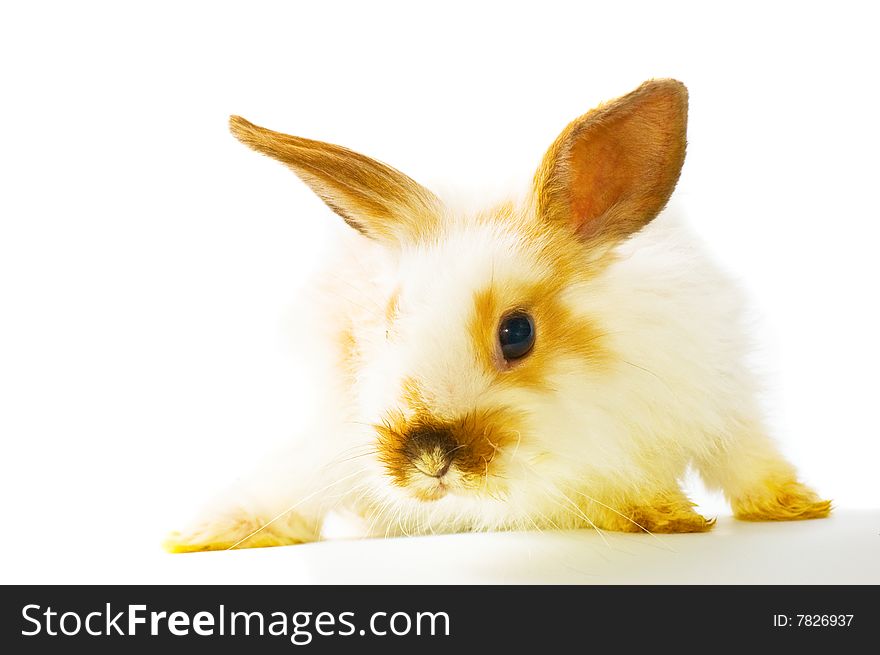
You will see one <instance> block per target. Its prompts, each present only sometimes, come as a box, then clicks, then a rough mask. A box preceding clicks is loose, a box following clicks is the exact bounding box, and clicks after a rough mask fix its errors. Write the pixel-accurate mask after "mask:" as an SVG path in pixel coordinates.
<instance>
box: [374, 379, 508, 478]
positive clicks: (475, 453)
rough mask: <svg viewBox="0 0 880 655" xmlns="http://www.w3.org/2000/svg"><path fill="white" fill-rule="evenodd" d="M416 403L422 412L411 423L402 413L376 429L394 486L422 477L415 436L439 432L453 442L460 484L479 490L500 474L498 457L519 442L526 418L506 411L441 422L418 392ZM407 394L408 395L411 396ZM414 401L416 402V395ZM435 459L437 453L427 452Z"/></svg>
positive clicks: (475, 413) (482, 412) (487, 411)
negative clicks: (415, 455) (416, 459)
mask: <svg viewBox="0 0 880 655" xmlns="http://www.w3.org/2000/svg"><path fill="white" fill-rule="evenodd" d="M413 393H414V394H415V398H416V399H415V404H416V406H417V407H418V411H417V412H416V413H415V415H414V416H413V417H412V418H410V419H409V420H407V418H406V417H405V416H404V415H403V414H402V413H393V414H391V415H389V416H388V417H387V418H386V420H385V422H384V423H383V424H382V425H378V426H376V431H377V433H378V435H379V439H378V451H379V460H380V461H381V462H382V463H383V464H384V465H385V468H386V470H387V472H388V474H389V476H390V477H391V479H392V481H393V482H394V484H396V485H397V486H400V487H406V486H408V485H409V483H410V482H411V480H412V478H413V476H416V475H421V474H422V471H421V469H420V468H419V465H418V462H414V461H413V457H412V452H411V448H410V440H411V438H412V436H413V435H414V434H416V433H418V432H419V431H437V432H441V431H442V432H443V433H444V434H448V436H449V438H450V439H451V443H450V444H449V448H448V451H447V452H448V453H450V454H451V462H452V466H453V467H455V469H456V471H457V474H458V476H459V477H458V479H459V481H460V482H461V483H462V484H463V485H464V486H466V487H468V488H471V489H476V488H479V487H480V486H481V485H483V484H484V482H485V480H486V478H488V477H489V476H491V475H492V474H493V473H497V472H498V470H497V462H496V457H497V455H498V453H499V452H501V451H502V449H504V448H506V447H508V446H511V445H513V444H516V443H517V442H518V440H519V426H520V423H521V421H522V417H521V415H520V414H519V413H518V412H515V411H512V410H509V409H506V408H495V409H484V410H478V411H473V412H469V413H468V414H466V415H464V416H462V417H460V418H457V419H454V420H440V419H437V418H435V417H432V416H431V415H430V414H429V413H427V412H426V411H425V410H424V407H423V405H422V404H421V399H420V397H419V396H418V392H417V391H416V392H413V391H412V389H411V390H410V394H413ZM410 394H407V395H410ZM410 401H413V398H412V396H411V397H410ZM426 455H427V456H432V455H433V453H426Z"/></svg>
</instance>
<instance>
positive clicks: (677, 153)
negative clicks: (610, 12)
mask: <svg viewBox="0 0 880 655" xmlns="http://www.w3.org/2000/svg"><path fill="white" fill-rule="evenodd" d="M687 100H688V96H687V89H686V88H685V86H684V85H683V84H682V83H681V82H677V81H675V80H652V81H650V82H645V83H644V84H643V85H642V86H640V87H639V88H638V89H636V90H635V91H633V92H632V93H630V94H628V95H625V96H623V97H622V98H618V99H617V100H613V101H611V102H609V103H606V104H604V105H601V106H599V107H597V108H596V109H594V110H593V111H591V112H589V113H587V114H585V115H583V116H581V117H580V118H578V119H576V120H575V121H573V122H572V123H571V124H569V125H568V127H566V128H565V130H563V132H562V134H560V135H559V137H558V138H557V139H556V141H555V142H554V143H553V145H552V146H550V149H549V150H548V151H547V154H546V155H545V156H544V159H543V161H542V163H541V167H540V168H539V169H538V172H537V174H536V176H535V192H536V201H537V208H538V215H539V217H540V218H541V219H542V220H543V221H546V222H549V223H552V224H561V225H568V226H570V227H571V228H573V229H574V231H575V232H576V233H577V234H578V235H579V237H580V238H581V239H582V240H583V241H585V242H587V243H589V244H601V243H605V244H613V243H616V242H618V241H620V240H622V239H624V238H626V237H628V236H630V235H631V234H633V233H634V232H636V231H638V230H639V229H641V228H642V227H644V226H645V225H647V224H648V223H649V222H650V221H651V220H652V219H653V218H654V217H655V216H656V215H657V214H658V213H659V212H660V211H661V210H662V209H663V207H664V206H665V205H666V202H667V200H669V196H670V195H672V191H673V189H674V188H675V184H676V182H677V181H678V176H679V174H680V172H681V167H682V164H683V163H684V156H685V144H686V132H687Z"/></svg>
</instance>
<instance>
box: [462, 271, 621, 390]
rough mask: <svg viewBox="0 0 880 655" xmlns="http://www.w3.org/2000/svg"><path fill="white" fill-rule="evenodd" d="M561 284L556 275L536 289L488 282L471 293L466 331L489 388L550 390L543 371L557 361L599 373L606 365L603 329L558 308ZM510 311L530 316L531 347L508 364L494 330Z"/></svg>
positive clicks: (563, 305)
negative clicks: (576, 361) (569, 358)
mask: <svg viewBox="0 0 880 655" xmlns="http://www.w3.org/2000/svg"><path fill="white" fill-rule="evenodd" d="M565 282H566V280H564V279H561V278H560V277H558V276H555V277H554V278H553V279H551V280H548V281H547V282H544V283H538V284H514V283H504V282H500V281H493V282H492V283H490V284H489V285H488V286H487V287H485V288H484V289H482V290H480V291H478V292H477V293H476V294H474V310H473V314H472V317H471V319H470V323H469V325H468V332H469V334H470V337H471V343H472V344H473V345H474V347H475V348H476V350H477V355H478V358H479V360H480V363H481V365H482V367H483V370H484V371H485V372H486V374H487V375H488V376H489V377H490V378H491V379H492V380H493V384H497V385H508V386H518V387H528V388H531V389H535V390H538V391H552V386H551V383H550V380H549V378H548V372H549V370H550V368H551V367H552V365H553V363H554V362H555V361H557V358H558V357H560V356H562V355H573V356H575V357H579V358H581V359H583V360H584V364H585V365H586V366H591V367H594V368H599V369H601V368H603V367H604V366H605V365H606V364H607V363H608V362H609V361H610V359H611V358H610V353H609V352H608V351H607V350H606V349H605V347H604V346H603V336H604V335H603V332H602V330H601V329H600V328H599V327H598V326H597V325H596V324H595V323H594V322H593V321H591V320H589V319H587V318H584V317H579V316H576V315H574V314H573V313H572V311H571V310H570V309H569V308H568V307H566V306H565V304H564V303H563V301H562V299H561V294H562V291H563V289H564V286H563V285H564V284H565ZM514 310H520V311H525V312H527V313H528V314H530V315H531V316H532V318H533V320H534V323H535V345H534V347H533V348H532V350H531V352H530V353H529V354H528V355H526V356H525V357H523V358H522V359H520V360H516V361H514V362H507V361H505V360H504V358H503V356H502V354H501V349H500V346H499V344H498V328H499V324H500V321H501V319H502V317H503V316H505V315H506V314H508V313H510V312H511V311H514Z"/></svg>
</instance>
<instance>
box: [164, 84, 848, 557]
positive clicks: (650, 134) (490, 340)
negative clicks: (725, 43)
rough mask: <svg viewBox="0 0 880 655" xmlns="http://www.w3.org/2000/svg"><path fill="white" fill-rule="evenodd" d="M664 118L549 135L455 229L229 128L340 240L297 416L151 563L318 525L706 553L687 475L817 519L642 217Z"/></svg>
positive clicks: (368, 174) (741, 344)
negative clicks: (509, 195)
mask: <svg viewBox="0 0 880 655" xmlns="http://www.w3.org/2000/svg"><path fill="white" fill-rule="evenodd" d="M687 113H688V92H687V89H686V88H685V86H684V85H683V84H682V83H681V82H678V81H676V80H672V79H654V80H650V81H648V82H645V83H644V84H642V85H641V86H640V87H638V88H637V89H636V90H634V91H632V92H631V93H629V94H628V95H625V96H622V97H620V98H618V99H616V100H613V101H610V102H607V103H604V104H602V105H600V106H599V107H597V108H595V109H593V110H592V111H590V112H588V113H586V114H584V115H583V116H581V117H580V118H577V119H576V120H574V121H573V122H572V123H570V124H569V125H568V126H567V127H566V128H565V129H564V130H563V131H562V133H561V134H560V135H559V137H558V138H557V139H556V140H555V141H554V142H553V144H552V145H551V146H550V148H549V150H547V152H546V154H545V156H544V158H543V160H542V161H541V163H540V165H539V167H538V169H537V172H536V174H535V176H534V180H533V184H532V187H531V188H530V189H529V190H528V192H527V193H526V194H524V195H523V197H522V199H520V200H517V201H510V202H505V203H502V204H499V205H496V206H492V207H488V208H486V209H484V210H483V211H480V212H476V213H463V212H461V211H455V210H453V209H451V208H449V207H448V206H446V205H444V203H443V202H442V201H441V200H440V199H438V198H437V196H435V195H434V193H432V192H431V191H429V190H428V189H426V188H425V187H423V186H421V185H419V184H418V183H416V182H415V181H413V180H412V179H410V178H409V177H407V176H406V175H404V174H403V173H401V172H399V171H397V170H395V169H393V168H391V167H389V166H387V165H385V164H383V163H380V162H378V161H375V160H373V159H370V158H368V157H365V156H364V155H361V154H358V153H355V152H352V151H351V150H348V149H346V148H343V147H340V146H337V145H331V144H328V143H323V142H319V141H312V140H309V139H304V138H300V137H296V136H288V135H286V134H281V133H278V132H274V131H271V130H268V129H265V128H263V127H258V126H257V125H254V124H252V123H250V122H248V121H247V120H245V119H243V118H241V117H238V116H233V117H231V119H230V128H231V131H232V133H233V135H234V136H235V137H236V138H238V139H239V140H240V141H241V142H242V143H244V144H245V145H247V146H249V147H251V148H252V149H254V150H256V151H258V152H260V153H263V154H264V155H268V156H269V157H272V158H274V159H277V160H279V161H280V162H281V163H283V164H285V165H286V166H288V167H289V168H290V169H291V170H293V172H294V173H296V174H297V175H298V176H299V177H300V178H301V179H302V180H303V181H304V182H305V183H306V184H307V185H308V186H309V187H311V189H312V190H313V191H314V192H315V193H316V194H317V195H318V196H319V197H320V198H321V199H322V200H323V201H324V202H325V203H326V204H327V206H328V207H329V208H330V209H331V210H332V211H333V212H335V213H336V214H338V215H339V216H340V217H341V218H342V220H343V221H345V223H347V224H348V225H349V226H350V228H351V229H350V230H348V231H347V234H346V235H345V237H344V238H343V239H342V240H341V244H340V247H339V253H338V256H337V257H335V258H334V260H333V261H332V263H330V264H329V265H328V267H327V271H326V273H322V274H319V275H318V278H317V279H316V281H315V283H314V284H313V285H312V288H311V296H310V297H309V299H308V300H307V301H306V304H307V305H308V307H307V310H308V311H307V312H305V314H308V317H306V315H305V314H303V316H302V321H301V323H300V324H299V325H298V330H299V335H300V336H299V339H300V340H301V342H302V343H304V344H307V345H306V346H305V347H304V348H303V350H306V351H308V352H306V353H303V355H304V356H308V357H310V362H309V363H308V370H307V374H308V376H309V381H310V385H309V386H310V388H311V389H312V390H313V391H314V394H315V398H314V401H315V402H314V403H312V404H316V405H317V407H318V409H316V411H315V414H316V417H315V418H314V419H312V420H310V421H309V422H308V424H307V425H305V426H303V429H302V432H301V434H302V437H301V438H300V439H298V440H297V441H296V442H294V443H293V444H292V445H291V446H290V448H289V449H288V450H287V451H285V452H283V453H276V454H274V455H273V456H272V457H270V458H269V459H268V463H267V465H266V466H265V467H263V468H262V469H261V470H259V471H258V472H256V473H255V474H254V476H253V479H252V482H251V483H249V484H247V485H245V487H244V488H238V489H236V490H233V491H231V492H230V493H229V494H227V496H226V497H225V500H220V501H218V502H217V503H216V505H215V506H214V507H212V508H209V509H208V510H206V513H205V514H204V516H202V517H201V518H200V519H199V520H197V521H196V522H194V523H193V524H192V525H191V526H190V527H189V528H188V529H186V530H183V531H182V532H177V533H172V535H171V536H170V537H169V539H168V540H167V542H166V544H165V545H166V548H167V549H168V550H170V551H172V552H190V551H202V550H217V549H231V548H248V547H261V546H279V545H287V544H297V543H305V542H311V541H315V540H319V539H320V538H321V531H322V522H323V520H324V518H325V516H326V515H327V514H328V512H330V511H331V510H345V511H348V512H350V513H352V514H353V515H354V516H357V517H360V518H361V523H362V526H363V530H364V532H365V534H367V535H373V536H399V535H414V534H425V533H450V532H462V531H498V530H544V529H575V528H589V529H597V530H600V531H604V530H609V531H622V532H651V533H684V532H705V531H708V530H710V529H711V528H712V527H713V525H714V523H715V519H708V518H706V517H704V516H702V515H700V514H699V513H698V512H697V511H696V510H695V505H694V503H692V502H691V500H690V499H689V498H688V497H687V496H686V494H685V493H684V491H683V490H682V488H681V486H680V480H681V478H682V476H683V475H684V473H685V472H686V470H687V469H688V467H692V468H693V469H694V470H695V471H696V472H697V473H698V474H699V475H700V476H701V478H702V480H703V481H704V482H705V484H706V486H707V488H709V489H713V490H720V491H721V492H723V494H724V497H725V498H726V500H727V501H728V502H729V504H730V506H731V508H732V511H733V515H734V517H735V518H737V519H742V520H747V521H779V520H792V519H812V518H822V517H826V516H828V515H829V512H830V511H831V504H830V501H827V500H823V499H822V498H820V497H819V496H818V495H817V494H816V493H815V492H814V491H813V490H812V489H810V488H809V487H808V486H806V485H805V484H803V483H802V482H800V481H799V480H798V476H797V473H796V471H795V469H794V467H793V466H792V465H791V464H790V463H789V462H788V461H787V460H786V459H785V458H784V457H783V455H782V454H781V453H780V451H779V449H778V447H777V446H776V444H775V443H774V442H773V441H772V440H771V438H770V437H769V436H768V434H767V430H766V428H765V426H764V423H763V420H762V417H761V411H760V409H759V405H758V385H757V384H756V382H755V379H754V378H755V376H754V374H753V373H752V372H751V371H750V370H749V368H748V367H747V365H746V362H745V359H746V356H747V354H748V352H749V348H748V338H747V335H746V334H745V330H744V327H743V320H742V306H743V303H742V300H741V298H740V295H739V292H738V290H737V289H736V287H735V286H734V285H733V284H732V283H731V282H730V281H729V280H728V279H727V278H726V277H725V275H723V274H722V273H721V272H720V271H719V270H718V268H716V266H715V265H713V263H712V262H711V261H710V259H709V258H708V257H707V255H706V254H705V253H704V252H703V251H702V249H701V247H700V245H699V244H698V242H697V241H696V240H695V239H694V238H693V237H692V236H691V235H690V234H689V233H688V232H687V230H686V228H685V226H683V225H682V224H680V223H679V222H678V221H676V220H675V219H674V218H673V217H672V216H671V215H670V213H669V212H666V213H661V212H662V210H663V209H664V207H665V205H666V203H667V201H668V200H669V197H670V195H671V194H672V192H673V189H674V188H675V186H676V183H677V181H678V178H679V174H680V172H681V168H682V165H683V163H684V159H685V147H686V129H687ZM303 335H307V336H303ZM304 366H306V364H304Z"/></svg>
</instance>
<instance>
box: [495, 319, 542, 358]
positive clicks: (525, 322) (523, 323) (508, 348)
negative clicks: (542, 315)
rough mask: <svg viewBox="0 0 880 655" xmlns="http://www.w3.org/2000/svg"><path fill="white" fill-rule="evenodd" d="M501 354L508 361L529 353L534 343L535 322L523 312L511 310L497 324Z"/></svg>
mask: <svg viewBox="0 0 880 655" xmlns="http://www.w3.org/2000/svg"><path fill="white" fill-rule="evenodd" d="M498 343H500V344H501V354H502V355H504V359H506V360H507V361H508V362H509V361H511V360H514V359H520V358H522V357H525V356H526V355H528V354H529V351H530V350H531V349H532V346H533V345H534V343H535V322H534V321H533V320H532V317H531V316H529V315H528V314H526V313H525V312H521V311H518V312H513V313H512V314H508V315H507V316H505V317H504V318H503V319H501V325H499V326H498Z"/></svg>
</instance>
